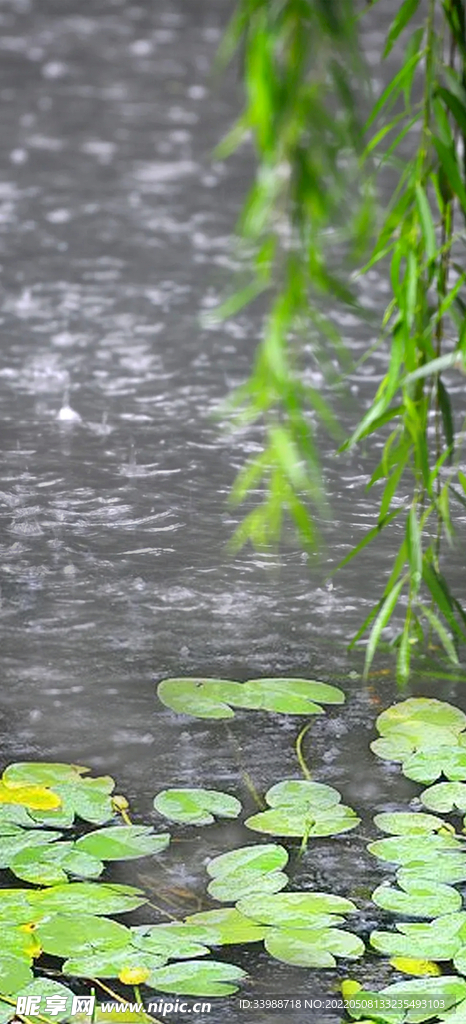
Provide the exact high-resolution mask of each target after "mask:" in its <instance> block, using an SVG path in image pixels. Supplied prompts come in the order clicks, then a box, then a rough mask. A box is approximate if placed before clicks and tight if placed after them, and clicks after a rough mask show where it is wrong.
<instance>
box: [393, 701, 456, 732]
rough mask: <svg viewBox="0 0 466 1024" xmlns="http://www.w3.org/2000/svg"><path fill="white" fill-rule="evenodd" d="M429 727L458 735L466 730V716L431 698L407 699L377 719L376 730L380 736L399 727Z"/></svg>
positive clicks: (451, 706) (454, 708) (443, 702)
mask: <svg viewBox="0 0 466 1024" xmlns="http://www.w3.org/2000/svg"><path fill="white" fill-rule="evenodd" d="M408 723H409V724H410V725H417V724H419V725H421V726H423V725H428V726H429V725H430V726H435V727H436V728H446V729H450V730H451V731H452V732H453V733H455V734H458V733H460V732H462V731H463V730H464V729H466V715H465V714H464V712H463V711H460V709H459V708H456V707H454V706H453V705H452V704H447V703H446V702H445V701H442V700H436V699H434V698H432V697H409V698H408V700H404V701H401V703H399V704H394V705H393V706H392V707H391V708H387V710H386V711H382V714H381V715H379V717H378V718H377V722H376V725H377V729H378V731H379V733H380V735H381V736H386V735H387V733H389V732H392V731H395V732H396V731H398V730H399V727H400V726H403V725H405V724H408Z"/></svg>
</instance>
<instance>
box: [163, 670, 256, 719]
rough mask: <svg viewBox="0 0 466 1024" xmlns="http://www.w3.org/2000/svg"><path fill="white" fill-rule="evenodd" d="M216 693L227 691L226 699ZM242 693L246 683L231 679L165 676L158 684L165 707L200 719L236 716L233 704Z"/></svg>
mask: <svg viewBox="0 0 466 1024" xmlns="http://www.w3.org/2000/svg"><path fill="white" fill-rule="evenodd" d="M210 684H215V685H216V691H214V690H213V688H212V685H210ZM219 688H220V689H219ZM215 692H223V694H224V698H223V699H221V698H219V697H218V696H217V697H215V696H214V693H215ZM241 694H242V684H241V683H233V682H232V681H231V680H230V679H202V678H194V679H164V680H163V681H162V682H161V683H159V685H158V687H157V696H158V698H159V700H161V701H162V704H165V707H167V708H171V709H172V711H177V712H178V713H181V714H183V715H194V717H196V718H234V711H232V709H231V707H230V703H231V704H232V703H235V704H236V705H238V702H239V700H241Z"/></svg>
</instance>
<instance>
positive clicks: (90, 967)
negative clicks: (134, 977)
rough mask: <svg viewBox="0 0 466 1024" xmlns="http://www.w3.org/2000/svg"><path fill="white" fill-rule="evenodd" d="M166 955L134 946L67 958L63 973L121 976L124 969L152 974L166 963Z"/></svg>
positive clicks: (87, 976) (107, 976) (105, 976)
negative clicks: (147, 951)
mask: <svg viewBox="0 0 466 1024" xmlns="http://www.w3.org/2000/svg"><path fill="white" fill-rule="evenodd" d="M166 962H167V961H166V957H164V956H157V955H156V954H149V953H145V952H143V950H137V949H135V948H134V947H133V946H131V945H128V946H124V947H122V948H121V949H112V950H111V952H107V951H103V952H99V953H91V954H89V955H87V956H86V955H82V956H76V957H72V958H70V959H69V960H65V963H64V964H63V967H62V971H63V974H70V975H75V976H76V977H81V978H119V976H120V974H121V972H122V971H128V970H142V971H147V972H148V974H150V973H151V972H152V971H153V970H155V969H156V968H157V967H163V966H164V965H165V964H166Z"/></svg>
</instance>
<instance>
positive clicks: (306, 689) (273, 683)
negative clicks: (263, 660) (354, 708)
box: [244, 679, 345, 715]
mask: <svg viewBox="0 0 466 1024" xmlns="http://www.w3.org/2000/svg"><path fill="white" fill-rule="evenodd" d="M244 685H245V687H246V690H247V692H248V694H249V695H250V696H251V700H252V701H253V702H254V705H253V706H254V707H255V708H257V710H263V711H278V712H281V713H283V714H289V715H320V714H322V708H321V707H320V702H322V704H343V703H344V701H345V695H344V693H343V690H340V689H339V688H338V687H336V686H329V685H328V684H327V683H318V682H315V681H314V680H309V679H250V680H248V682H247V683H245V684H244ZM250 706H252V705H250Z"/></svg>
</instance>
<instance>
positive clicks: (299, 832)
mask: <svg viewBox="0 0 466 1024" xmlns="http://www.w3.org/2000/svg"><path fill="white" fill-rule="evenodd" d="M265 799H266V802H267V803H268V805H269V808H270V810H267V811H260V812H259V813H258V814H253V815H252V816H251V817H250V818H247V820H246V821H245V825H246V826H247V828H251V829H253V830H254V831H255V832H264V833H266V834H267V835H277V836H306V837H310V836H330V835H338V834H339V833H341V832H348V831H350V830H351V829H353V828H356V826H357V825H359V822H360V819H359V818H358V817H357V815H356V813H355V811H353V810H352V808H351V807H346V805H345V804H341V803H340V800H341V796H340V794H339V792H338V790H336V789H333V787H332V786H325V785H323V784H321V783H317V782H307V781H304V780H298V779H286V780H284V781H283V782H279V783H278V784H277V785H275V786H272V787H271V788H270V789H269V790H268V791H267V793H266V794H265Z"/></svg>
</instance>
